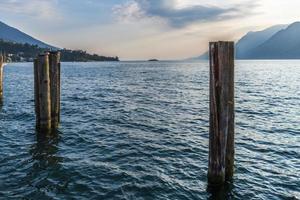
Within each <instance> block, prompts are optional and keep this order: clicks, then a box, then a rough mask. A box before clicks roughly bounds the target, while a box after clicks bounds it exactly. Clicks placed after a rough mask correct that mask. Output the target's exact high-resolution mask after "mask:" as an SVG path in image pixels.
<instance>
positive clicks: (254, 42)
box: [236, 25, 287, 59]
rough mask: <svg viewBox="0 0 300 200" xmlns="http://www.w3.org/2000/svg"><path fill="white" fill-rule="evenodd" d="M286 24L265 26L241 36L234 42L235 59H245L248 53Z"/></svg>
mask: <svg viewBox="0 0 300 200" xmlns="http://www.w3.org/2000/svg"><path fill="white" fill-rule="evenodd" d="M286 27H287V25H277V26H272V27H270V28H267V29H265V30H262V31H256V32H252V31H251V32H249V33H247V34H246V35H245V36H244V37H242V38H241V39H240V40H239V41H238V42H237V44H236V58H237V59H247V58H249V53H250V52H251V51H252V50H253V49H255V48H257V47H258V46H259V45H261V44H263V43H264V42H266V41H267V40H268V39H269V38H271V37H272V36H273V35H274V34H275V33H277V32H278V31H280V30H282V29H285V28H286Z"/></svg>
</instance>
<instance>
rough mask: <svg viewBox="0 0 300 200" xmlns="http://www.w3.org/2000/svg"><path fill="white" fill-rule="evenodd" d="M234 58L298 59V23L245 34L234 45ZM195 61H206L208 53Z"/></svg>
mask: <svg viewBox="0 0 300 200" xmlns="http://www.w3.org/2000/svg"><path fill="white" fill-rule="evenodd" d="M236 58H237V59H300V22H295V23H293V24H290V25H276V26H272V27H270V28H267V29H265V30H262V31H256V32H249V33H247V34H246V35H245V36H243V37H242V38H241V39H240V40H239V41H238V42H237V43H236ZM195 59H196V60H197V59H208V52H205V53H204V54H202V55H201V56H199V57H196V58H192V60H195Z"/></svg>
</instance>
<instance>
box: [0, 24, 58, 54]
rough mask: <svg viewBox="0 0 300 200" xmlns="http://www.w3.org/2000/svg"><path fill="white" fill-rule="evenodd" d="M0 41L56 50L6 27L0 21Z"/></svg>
mask: <svg viewBox="0 0 300 200" xmlns="http://www.w3.org/2000/svg"><path fill="white" fill-rule="evenodd" d="M0 39H2V40H4V41H9V42H15V43H21V44H26V43H27V44H30V45H37V46H38V47H41V48H50V49H57V48H56V47H53V46H51V45H49V44H46V43H44V42H42V41H40V40H37V39H35V38H33V37H31V36H30V35H27V34H26V33H23V32H22V31H20V30H18V29H16V28H13V27H11V26H8V25H7V24H4V23H3V22H1V21H0Z"/></svg>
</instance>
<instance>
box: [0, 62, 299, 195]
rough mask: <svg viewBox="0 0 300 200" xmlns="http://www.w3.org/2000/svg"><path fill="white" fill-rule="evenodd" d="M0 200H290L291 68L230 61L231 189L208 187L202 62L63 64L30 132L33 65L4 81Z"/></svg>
mask: <svg viewBox="0 0 300 200" xmlns="http://www.w3.org/2000/svg"><path fill="white" fill-rule="evenodd" d="M4 76H5V78H4V90H5V91H4V102H3V105H2V107H1V108H0V199H43V200H44V199H45V200H46V199H124V200H130V199H141V200H142V199H155V200H156V199H157V200H160V199H161V200H166V199H170V200H176V199H178V200H184V199H264V200H269V199H275V200H276V199H278V200H279V199H299V198H300V61H237V63H236V77H235V81H236V166H235V169H236V171H235V175H234V180H233V182H232V183H228V184H226V185H225V186H224V188H223V189H219V190H218V191H216V190H212V189H210V188H208V187H207V178H206V173H207V163H208V129H209V128H208V125H209V124H208V123H209V121H208V119H209V117H208V115H209V110H208V109H209V107H208V103H209V102H208V100H209V96H208V94H209V90H208V87H209V85H208V80H209V72H208V64H207V62H119V63H106V62H105V63H62V77H61V78H62V92H61V98H62V99H61V125H60V128H59V130H58V131H57V133H55V134H53V135H52V136H45V135H44V134H43V133H38V132H36V130H35V114H34V101H33V66H32V63H18V64H8V65H7V66H5V69H4Z"/></svg>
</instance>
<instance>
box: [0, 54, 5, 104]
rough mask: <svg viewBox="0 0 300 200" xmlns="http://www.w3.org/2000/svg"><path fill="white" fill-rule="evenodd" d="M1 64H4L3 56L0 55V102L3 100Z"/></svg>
mask: <svg viewBox="0 0 300 200" xmlns="http://www.w3.org/2000/svg"><path fill="white" fill-rule="evenodd" d="M3 64H4V56H3V55H2V54H1V55H0V104H2V101H3Z"/></svg>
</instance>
